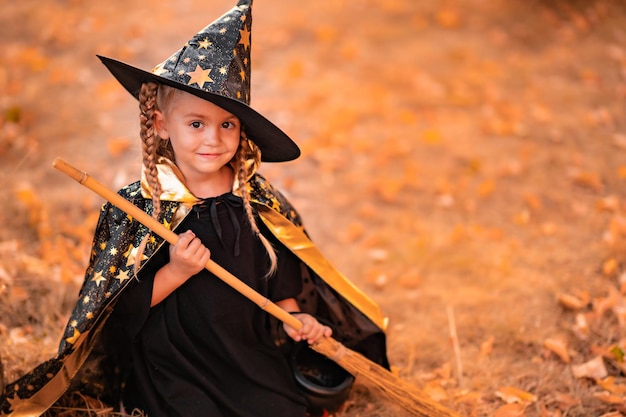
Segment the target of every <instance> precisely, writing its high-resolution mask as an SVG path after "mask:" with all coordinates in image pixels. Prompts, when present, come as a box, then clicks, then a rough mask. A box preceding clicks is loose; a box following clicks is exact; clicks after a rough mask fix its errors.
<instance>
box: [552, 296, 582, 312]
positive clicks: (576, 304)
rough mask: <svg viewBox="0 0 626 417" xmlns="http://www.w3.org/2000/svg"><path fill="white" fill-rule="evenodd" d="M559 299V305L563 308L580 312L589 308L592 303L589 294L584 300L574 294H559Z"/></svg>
mask: <svg viewBox="0 0 626 417" xmlns="http://www.w3.org/2000/svg"><path fill="white" fill-rule="evenodd" d="M557 298H558V301H559V303H560V304H561V305H562V306H563V307H566V308H569V309H571V310H580V309H582V308H585V307H587V305H589V301H590V299H589V295H588V294H587V296H586V297H584V298H583V297H579V296H576V295H572V294H559V295H558V297H557Z"/></svg>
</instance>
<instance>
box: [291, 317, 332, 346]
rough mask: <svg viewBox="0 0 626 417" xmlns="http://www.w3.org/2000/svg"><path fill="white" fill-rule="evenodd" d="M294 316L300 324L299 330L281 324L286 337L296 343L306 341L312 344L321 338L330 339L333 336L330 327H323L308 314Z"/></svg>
mask: <svg viewBox="0 0 626 417" xmlns="http://www.w3.org/2000/svg"><path fill="white" fill-rule="evenodd" d="M294 316H295V317H296V318H297V319H298V320H300V321H301V322H302V324H303V326H302V328H301V329H300V330H296V329H294V328H293V327H291V326H289V325H288V324H286V323H283V328H284V329H285V332H286V333H287V335H288V336H289V337H291V338H292V339H293V340H295V341H296V342H299V341H301V340H306V341H308V342H309V344H312V343H315V342H317V341H318V340H320V339H321V338H322V337H330V336H331V335H332V334H333V331H332V329H331V328H330V327H328V326H324V325H323V324H321V323H320V322H319V321H317V319H316V318H315V317H313V316H311V315H310V314H306V313H294Z"/></svg>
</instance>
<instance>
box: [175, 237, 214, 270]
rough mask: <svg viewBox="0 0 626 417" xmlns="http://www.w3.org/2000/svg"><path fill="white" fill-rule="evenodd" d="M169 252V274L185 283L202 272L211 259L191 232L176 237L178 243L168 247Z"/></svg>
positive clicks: (208, 252)
mask: <svg viewBox="0 0 626 417" xmlns="http://www.w3.org/2000/svg"><path fill="white" fill-rule="evenodd" d="M169 252H170V262H169V266H168V267H169V270H170V272H171V273H172V274H173V275H174V276H176V277H178V278H179V279H181V280H185V281H186V280H187V279H189V278H190V277H191V276H193V275H195V274H197V273H198V272H200V271H202V268H204V267H205V266H206V264H207V262H208V261H209V259H210V258H211V252H210V251H209V250H208V249H207V248H206V246H204V245H203V244H202V242H201V241H200V239H198V238H197V237H196V235H195V234H194V233H193V232H192V231H191V230H187V231H186V232H184V233H181V234H180V235H178V242H176V244H175V245H170V250H169Z"/></svg>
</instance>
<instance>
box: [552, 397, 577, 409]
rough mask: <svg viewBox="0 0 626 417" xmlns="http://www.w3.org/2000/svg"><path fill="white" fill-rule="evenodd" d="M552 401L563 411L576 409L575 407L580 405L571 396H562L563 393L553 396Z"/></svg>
mask: <svg viewBox="0 0 626 417" xmlns="http://www.w3.org/2000/svg"><path fill="white" fill-rule="evenodd" d="M554 400H555V401H556V402H557V404H558V407H559V408H560V409H561V410H563V411H567V410H568V409H570V408H572V407H576V406H577V405H580V400H579V399H577V398H574V397H572V396H571V395H568V394H563V393H557V394H555V396H554Z"/></svg>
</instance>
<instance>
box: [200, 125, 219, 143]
mask: <svg viewBox="0 0 626 417" xmlns="http://www.w3.org/2000/svg"><path fill="white" fill-rule="evenodd" d="M202 142H203V143H204V144H205V145H216V144H218V143H219V142H220V132H219V129H217V128H210V129H206V130H205V131H204V135H203V138H202Z"/></svg>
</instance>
